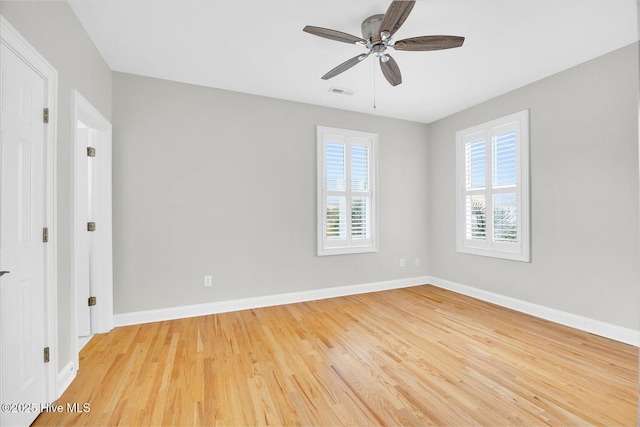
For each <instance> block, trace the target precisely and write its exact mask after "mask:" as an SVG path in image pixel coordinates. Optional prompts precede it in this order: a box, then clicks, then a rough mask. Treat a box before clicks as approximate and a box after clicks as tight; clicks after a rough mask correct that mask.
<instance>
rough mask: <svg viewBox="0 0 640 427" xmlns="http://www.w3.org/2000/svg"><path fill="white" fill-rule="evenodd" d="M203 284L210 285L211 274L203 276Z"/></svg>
mask: <svg viewBox="0 0 640 427" xmlns="http://www.w3.org/2000/svg"><path fill="white" fill-rule="evenodd" d="M204 285H205V286H211V276H204Z"/></svg>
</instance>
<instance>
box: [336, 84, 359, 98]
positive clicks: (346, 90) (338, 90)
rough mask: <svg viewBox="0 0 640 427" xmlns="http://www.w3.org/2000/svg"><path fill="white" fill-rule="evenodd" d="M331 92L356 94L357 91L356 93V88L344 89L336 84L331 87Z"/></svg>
mask: <svg viewBox="0 0 640 427" xmlns="http://www.w3.org/2000/svg"><path fill="white" fill-rule="evenodd" d="M329 92H331V93H337V94H339V95H348V96H351V95H353V94H355V93H356V91H355V90H351V89H343V88H340V87H335V86H334V87H332V88H331V89H329Z"/></svg>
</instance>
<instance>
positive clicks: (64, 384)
mask: <svg viewBox="0 0 640 427" xmlns="http://www.w3.org/2000/svg"><path fill="white" fill-rule="evenodd" d="M75 377H76V368H75V366H73V361H70V362H69V363H67V364H66V365H64V368H62V370H60V372H58V378H57V382H56V393H57V395H56V399H58V398H59V397H60V396H62V393H64V392H65V390H66V389H67V388H68V387H69V386H70V385H71V382H72V381H73V380H74V378H75Z"/></svg>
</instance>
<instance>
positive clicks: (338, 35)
mask: <svg viewBox="0 0 640 427" xmlns="http://www.w3.org/2000/svg"><path fill="white" fill-rule="evenodd" d="M302 31H304V32H305V33H309V34H313V35H314V36H318V37H324V38H325V39H331V40H336V41H339V42H343V43H351V44H361V45H364V46H366V44H367V41H366V40H364V39H362V38H360V37H356V36H352V35H351V34H347V33H343V32H342V31H336V30H330V29H328V28H321V27H312V26H311V25H307V26H306V27H304V28H303V29H302Z"/></svg>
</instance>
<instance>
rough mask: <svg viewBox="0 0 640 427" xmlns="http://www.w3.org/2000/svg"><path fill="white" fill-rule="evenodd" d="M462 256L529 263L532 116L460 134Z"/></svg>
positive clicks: (458, 170)
mask: <svg viewBox="0 0 640 427" xmlns="http://www.w3.org/2000/svg"><path fill="white" fill-rule="evenodd" d="M456 178H457V182H456V187H457V201H456V215H457V219H456V220H457V223H456V231H457V245H456V246H457V250H458V252H464V253H469V254H475V255H484V256H491V257H497V258H505V259H512V260H517V261H526V262H528V261H529V111H528V110H524V111H520V112H519V113H515V114H512V115H509V116H507V117H503V118H501V119H497V120H493V121H491V122H488V123H483V124H481V125H478V126H474V127H471V128H469V129H465V130H461V131H459V132H457V133H456Z"/></svg>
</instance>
